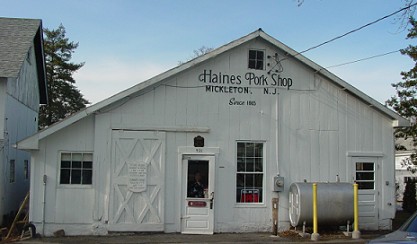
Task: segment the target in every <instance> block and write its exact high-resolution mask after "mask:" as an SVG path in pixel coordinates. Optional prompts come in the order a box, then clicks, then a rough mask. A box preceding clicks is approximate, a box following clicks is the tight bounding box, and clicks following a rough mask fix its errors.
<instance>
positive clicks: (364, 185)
mask: <svg viewBox="0 0 417 244" xmlns="http://www.w3.org/2000/svg"><path fill="white" fill-rule="evenodd" d="M356 183H357V184H358V189H362V190H373V189H374V182H356Z"/></svg>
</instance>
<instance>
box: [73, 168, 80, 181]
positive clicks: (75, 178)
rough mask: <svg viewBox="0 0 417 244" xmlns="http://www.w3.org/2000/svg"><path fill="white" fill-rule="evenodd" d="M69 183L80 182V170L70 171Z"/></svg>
mask: <svg viewBox="0 0 417 244" xmlns="http://www.w3.org/2000/svg"><path fill="white" fill-rule="evenodd" d="M71 184H81V170H80V169H76V170H75V169H73V170H72V171H71Z"/></svg>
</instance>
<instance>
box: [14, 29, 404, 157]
mask: <svg viewBox="0 0 417 244" xmlns="http://www.w3.org/2000/svg"><path fill="white" fill-rule="evenodd" d="M256 38H261V39H263V40H265V41H267V42H269V43H271V44H272V45H274V46H276V47H277V48H279V49H281V50H283V51H284V52H286V53H288V55H291V56H293V57H294V59H297V60H299V61H300V62H302V63H304V64H305V65H307V66H308V67H310V68H311V69H313V70H314V71H315V72H316V73H318V74H321V75H323V76H324V77H327V78H328V79H330V80H331V81H333V82H334V83H336V84H338V85H339V86H340V87H342V88H344V90H346V91H347V92H349V93H351V94H352V95H354V96H356V97H357V98H359V99H360V100H362V101H363V102H365V103H367V104H369V106H371V107H373V108H374V109H376V110H378V111H380V112H381V113H382V114H384V115H385V116H387V117H389V118H391V119H392V120H393V126H409V122H408V121H407V120H406V119H404V118H403V117H401V116H399V115H398V114H397V113H395V112H394V111H392V110H390V109H388V108H387V107H385V106H383V105H382V104H380V103H379V102H377V101H376V100H374V99H373V98H371V97H369V96H368V95H366V94H364V93H363V92H361V91H359V90H358V89H356V88H355V87H353V86H352V85H350V84H348V83H347V82H345V81H343V80H342V79H340V78H339V77H337V76H336V75H334V74H332V73H330V72H329V71H328V70H326V69H325V68H323V67H321V66H319V65H317V64H316V63H314V62H313V61H311V60H309V59H308V58H306V57H304V56H303V55H301V54H299V53H298V52H296V51H294V50H293V49H291V48H289V47H288V46H286V45H285V44H283V43H282V42H280V41H278V40H276V39H275V38H273V37H271V36H269V35H268V34H266V33H265V32H264V31H263V30H262V29H259V30H257V31H254V32H252V33H250V34H248V35H246V36H244V37H242V38H239V39H237V40H235V41H232V42H230V43H228V44H226V45H224V46H221V47H219V48H217V49H215V50H213V51H211V52H209V53H207V54H205V55H202V56H199V57H197V58H195V59H193V60H191V61H189V62H187V63H184V64H182V65H180V66H177V67H175V68H173V69H170V70H168V71H166V72H164V73H162V74H159V75H157V76H155V77H153V78H151V79H149V80H146V81H144V82H142V83H139V84H137V85H135V86H133V87H131V88H129V89H127V90H124V91H122V92H120V93H118V94H116V95H114V96H112V97H109V98H107V99H105V100H103V101H101V102H98V103H96V104H94V105H92V106H90V107H87V108H85V109H84V110H81V111H80V112H78V113H75V114H73V115H72V116H70V117H68V118H66V119H64V120H62V121H60V122H57V123H55V124H53V125H51V126H50V127H48V128H46V129H44V130H42V131H40V132H38V133H37V134H35V135H33V136H31V137H29V138H26V139H25V140H22V141H20V142H18V144H17V148H19V149H24V150H32V149H33V150H34V149H38V141H39V140H41V139H43V138H45V137H47V136H49V135H51V134H53V133H55V132H57V131H59V130H61V129H63V128H65V127H67V126H69V125H71V124H73V123H75V122H77V121H79V120H81V119H82V118H85V117H87V116H89V115H90V114H93V113H95V112H96V111H99V110H101V109H103V108H105V107H108V106H111V105H112V104H114V103H116V102H118V101H120V100H122V99H125V98H127V97H129V96H131V95H132V94H134V93H137V92H139V91H141V90H143V89H145V88H147V87H150V86H153V85H156V84H158V83H159V82H161V81H163V80H164V79H166V78H168V77H170V76H173V75H175V74H177V73H180V72H182V71H184V70H187V69H189V68H192V67H194V66H196V65H198V64H200V63H202V62H204V61H206V60H208V59H211V58H213V57H216V56H218V55H220V54H222V53H224V52H226V51H228V50H231V49H232V48H235V47H237V46H240V45H241V44H243V43H246V42H249V41H251V40H254V39H256Z"/></svg>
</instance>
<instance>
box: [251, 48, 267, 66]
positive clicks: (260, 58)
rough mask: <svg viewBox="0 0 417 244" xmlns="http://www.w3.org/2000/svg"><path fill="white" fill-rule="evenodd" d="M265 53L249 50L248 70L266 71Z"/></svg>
mask: <svg viewBox="0 0 417 244" xmlns="http://www.w3.org/2000/svg"><path fill="white" fill-rule="evenodd" d="M264 63H265V52H264V51H263V50H249V59H248V68H249V69H259V70H263V69H264Z"/></svg>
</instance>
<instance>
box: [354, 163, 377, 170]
mask: <svg viewBox="0 0 417 244" xmlns="http://www.w3.org/2000/svg"><path fill="white" fill-rule="evenodd" d="M356 170H361V171H362V170H371V171H373V170H374V163H356Z"/></svg>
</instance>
